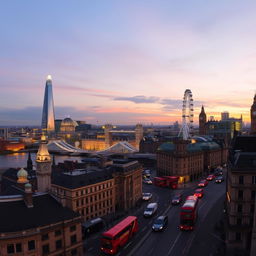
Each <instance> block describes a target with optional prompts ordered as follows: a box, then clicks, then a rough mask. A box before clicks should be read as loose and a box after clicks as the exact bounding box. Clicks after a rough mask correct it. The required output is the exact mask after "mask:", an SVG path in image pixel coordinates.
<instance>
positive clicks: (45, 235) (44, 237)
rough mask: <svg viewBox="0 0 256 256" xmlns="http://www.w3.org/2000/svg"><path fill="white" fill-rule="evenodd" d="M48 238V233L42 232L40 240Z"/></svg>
mask: <svg viewBox="0 0 256 256" xmlns="http://www.w3.org/2000/svg"><path fill="white" fill-rule="evenodd" d="M48 239H49V236H48V234H43V235H42V236H41V240H42V241H45V240H48Z"/></svg>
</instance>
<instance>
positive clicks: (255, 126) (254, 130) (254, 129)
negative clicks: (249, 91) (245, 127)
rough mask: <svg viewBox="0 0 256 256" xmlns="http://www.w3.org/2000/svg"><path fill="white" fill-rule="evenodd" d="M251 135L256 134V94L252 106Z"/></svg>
mask: <svg viewBox="0 0 256 256" xmlns="http://www.w3.org/2000/svg"><path fill="white" fill-rule="evenodd" d="M251 134H256V94H255V95H254V99H253V104H252V106H251Z"/></svg>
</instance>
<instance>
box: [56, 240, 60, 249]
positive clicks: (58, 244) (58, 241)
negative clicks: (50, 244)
mask: <svg viewBox="0 0 256 256" xmlns="http://www.w3.org/2000/svg"><path fill="white" fill-rule="evenodd" d="M55 245H56V249H60V248H61V247H62V240H57V241H56V242H55Z"/></svg>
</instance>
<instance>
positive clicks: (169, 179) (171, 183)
mask: <svg viewBox="0 0 256 256" xmlns="http://www.w3.org/2000/svg"><path fill="white" fill-rule="evenodd" d="M163 178H165V179H166V183H167V185H168V187H171V188H172V189H176V188H177V187H178V180H179V177H178V176H163Z"/></svg>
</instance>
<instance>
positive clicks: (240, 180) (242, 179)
mask: <svg viewBox="0 0 256 256" xmlns="http://www.w3.org/2000/svg"><path fill="white" fill-rule="evenodd" d="M239 184H244V176H239Z"/></svg>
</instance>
